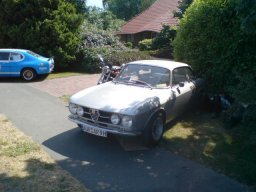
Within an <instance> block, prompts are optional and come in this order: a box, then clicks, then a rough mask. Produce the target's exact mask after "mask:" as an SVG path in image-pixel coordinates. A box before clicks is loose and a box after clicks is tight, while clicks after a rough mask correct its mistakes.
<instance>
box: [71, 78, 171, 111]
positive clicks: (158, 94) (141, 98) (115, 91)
mask: <svg viewBox="0 0 256 192" xmlns="http://www.w3.org/2000/svg"><path fill="white" fill-rule="evenodd" d="M165 92H166V93H165ZM168 93H169V94H168ZM168 95H169V96H170V95H171V94H170V90H169V89H151V88H147V87H139V86H134V85H124V84H116V83H113V82H108V83H104V84H101V85H97V86H93V87H90V88H88V89H85V90H82V91H80V92H78V93H76V94H75V95H73V96H72V97H71V98H70V102H72V103H75V104H78V105H82V106H86V107H89V108H94V109H98V110H103V111H108V112H114V113H122V114H129V115H134V114H137V113H140V112H143V111H144V110H149V108H152V107H158V106H159V105H161V104H163V103H165V102H166V101H167V100H168V99H169V97H168Z"/></svg>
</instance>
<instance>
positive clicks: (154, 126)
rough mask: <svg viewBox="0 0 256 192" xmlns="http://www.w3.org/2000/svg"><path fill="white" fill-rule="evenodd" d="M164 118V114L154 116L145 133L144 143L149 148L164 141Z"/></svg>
mask: <svg viewBox="0 0 256 192" xmlns="http://www.w3.org/2000/svg"><path fill="white" fill-rule="evenodd" d="M164 128H165V125H164V118H163V114H162V113H157V114H156V115H154V116H153V117H152V118H151V120H150V121H149V123H148V126H147V127H146V129H145V130H144V132H143V139H144V143H145V145H146V146H148V147H154V146H156V145H157V144H158V143H159V142H160V141H161V139H162V137H163V133H164Z"/></svg>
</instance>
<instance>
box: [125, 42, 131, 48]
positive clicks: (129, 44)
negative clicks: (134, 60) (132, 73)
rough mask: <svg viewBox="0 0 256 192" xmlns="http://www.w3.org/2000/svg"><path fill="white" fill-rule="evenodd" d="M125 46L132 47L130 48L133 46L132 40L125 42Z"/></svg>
mask: <svg viewBox="0 0 256 192" xmlns="http://www.w3.org/2000/svg"><path fill="white" fill-rule="evenodd" d="M125 46H126V47H128V48H130V49H132V48H133V44H132V42H127V43H125Z"/></svg>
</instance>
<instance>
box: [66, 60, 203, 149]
mask: <svg viewBox="0 0 256 192" xmlns="http://www.w3.org/2000/svg"><path fill="white" fill-rule="evenodd" d="M203 84H204V82H203V80H202V79H199V78H198V79H197V78H196V77H195V76H194V74H193V71H192V69H191V67H190V66H189V65H187V64H185V63H179V62H174V61H166V60H141V61H134V62H131V63H128V64H126V65H124V67H123V68H122V70H121V72H120V73H119V74H118V76H117V77H116V78H115V79H114V80H113V81H112V82H107V83H103V84H100V85H96V86H93V87H90V88H88V89H85V90H82V91H80V92H78V93H76V94H75V95H73V96H72V97H71V98H70V103H69V110H70V112H71V115H70V116H69V119H70V120H71V121H73V122H75V123H76V124H77V125H78V126H79V127H81V129H82V130H83V131H84V132H87V133H91V134H95V135H98V136H102V137H107V135H108V134H117V135H122V136H137V135H141V136H142V139H143V141H144V143H145V145H147V146H154V145H156V144H157V143H158V142H159V141H160V140H161V138H162V136H163V133H164V130H165V125H166V123H167V122H170V121H171V120H173V119H174V118H176V117H177V116H179V115H180V114H181V113H182V112H184V110H186V109H188V108H189V106H190V105H191V104H193V103H196V101H197V100H198V98H199V96H200V93H201V92H202V90H203Z"/></svg>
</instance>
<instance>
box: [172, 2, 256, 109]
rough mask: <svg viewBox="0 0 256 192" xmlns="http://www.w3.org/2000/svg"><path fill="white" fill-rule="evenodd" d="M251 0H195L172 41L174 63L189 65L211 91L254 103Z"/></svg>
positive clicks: (255, 33)
mask: <svg viewBox="0 0 256 192" xmlns="http://www.w3.org/2000/svg"><path fill="white" fill-rule="evenodd" d="M255 10H256V4H255V1H254V0H195V1H194V2H193V3H192V5H191V6H190V7H189V8H188V9H187V11H186V12H185V15H184V17H183V19H181V22H180V27H179V29H178V33H177V36H176V38H175V40H174V55H175V58H176V59H177V60H181V61H185V62H187V63H190V64H191V65H192V66H193V67H194V68H195V70H196V71H197V72H198V73H199V74H200V75H202V76H203V77H204V78H205V79H207V80H208V84H209V87H210V89H211V90H212V91H214V92H228V93H230V94H232V96H233V97H235V98H236V99H237V101H240V102H245V103H254V104H255V100H256V65H255V63H256V55H255V52H256V11H255Z"/></svg>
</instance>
